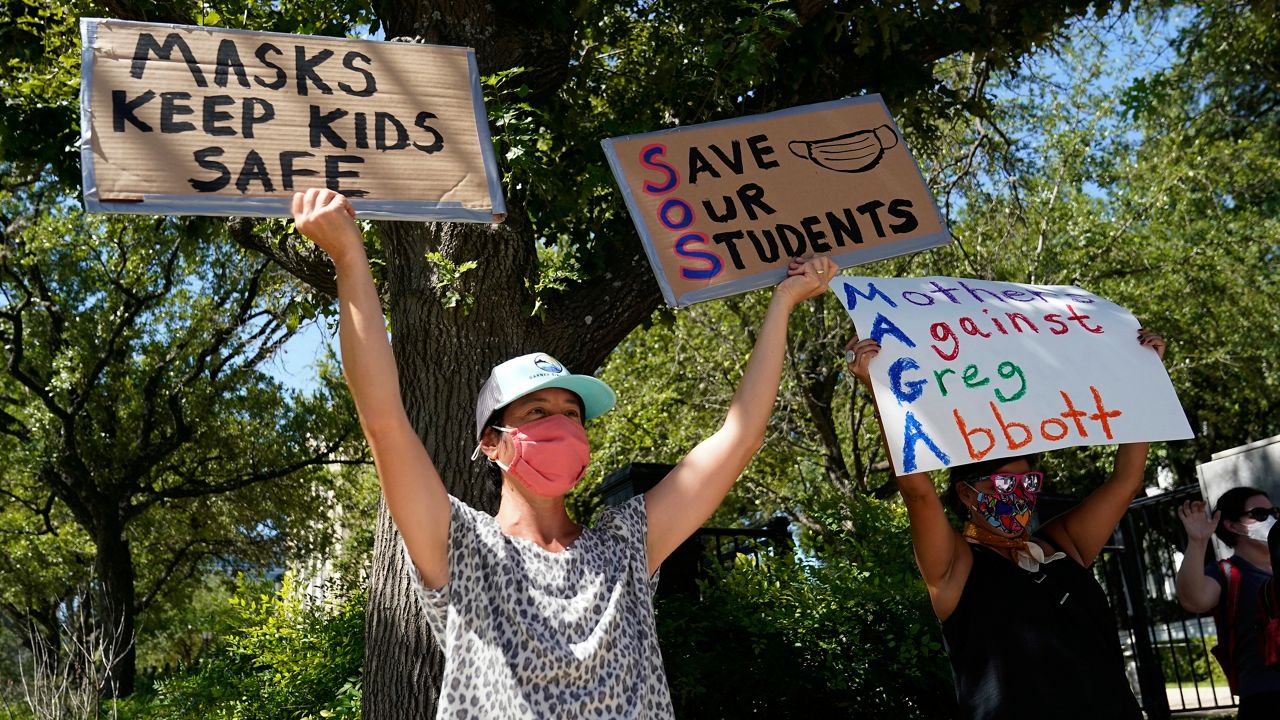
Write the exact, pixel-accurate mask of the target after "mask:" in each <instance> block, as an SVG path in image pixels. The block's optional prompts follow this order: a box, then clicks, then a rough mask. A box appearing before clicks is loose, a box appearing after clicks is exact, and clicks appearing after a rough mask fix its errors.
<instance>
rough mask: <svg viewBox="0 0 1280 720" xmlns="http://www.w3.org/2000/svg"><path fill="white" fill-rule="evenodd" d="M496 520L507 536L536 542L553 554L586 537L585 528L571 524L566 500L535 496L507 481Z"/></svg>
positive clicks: (503, 487) (503, 486) (503, 485)
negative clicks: (583, 536)
mask: <svg viewBox="0 0 1280 720" xmlns="http://www.w3.org/2000/svg"><path fill="white" fill-rule="evenodd" d="M495 519H496V520H497V521H498V527H500V528H502V532H504V533H506V534H507V535H511V536H513V537H519V538H524V539H526V540H529V541H532V542H534V543H536V544H538V545H540V546H541V547H543V548H544V549H546V550H550V551H552V552H558V551H560V550H563V549H565V548H567V547H569V545H571V544H572V543H573V541H574V540H576V539H577V538H578V536H579V535H581V534H582V526H580V525H578V524H577V523H575V522H574V521H573V520H571V519H570V518H569V513H568V512H567V511H566V510H565V506H564V496H560V497H541V496H538V495H532V494H529V493H525V492H521V491H520V490H518V489H516V488H515V487H513V486H512V485H511V483H510V482H506V481H504V482H503V483H502V499H501V501H500V502H499V504H498V514H497V517H496V518H495Z"/></svg>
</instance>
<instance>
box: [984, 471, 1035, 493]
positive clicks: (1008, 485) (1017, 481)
mask: <svg viewBox="0 0 1280 720" xmlns="http://www.w3.org/2000/svg"><path fill="white" fill-rule="evenodd" d="M986 479H989V480H991V484H992V485H994V486H995V489H996V492H1001V493H1007V492H1013V489H1014V488H1015V487H1017V486H1019V485H1021V486H1022V489H1023V490H1026V491H1027V492H1029V493H1038V492H1040V488H1041V486H1043V485H1044V473H1042V472H1040V471H1039V470H1032V471H1031V472H1024V473H995V474H993V475H988V476H987V478H986Z"/></svg>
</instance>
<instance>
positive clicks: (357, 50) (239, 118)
mask: <svg viewBox="0 0 1280 720" xmlns="http://www.w3.org/2000/svg"><path fill="white" fill-rule="evenodd" d="M80 32H81V36H82V40H83V47H84V51H83V56H82V67H81V85H80V88H81V89H80V120H81V140H82V147H81V164H82V171H83V174H84V195H85V204H86V206H87V207H88V209H89V210H90V211H93V212H123V213H146V214H190V215H254V216H260V217H271V216H287V215H289V206H290V202H291V199H292V197H293V193H294V192H295V191H297V190H303V189H306V188H309V187H328V188H331V189H334V190H337V191H339V192H341V193H343V194H344V195H346V196H348V197H350V198H351V199H352V204H353V205H354V206H355V208H356V211H357V212H358V213H360V214H362V215H365V216H371V217H378V218H386V219H409V220H413V219H419V220H465V221H474V222H499V221H501V219H502V217H503V215H504V214H505V213H506V209H505V205H504V202H503V199H502V188H501V185H500V184H499V177H498V170H497V164H496V162H495V161H494V156H493V144H492V142H491V141H490V139H489V125H488V122H487V120H486V117H485V111H484V104H483V101H482V99H481V95H480V81H479V73H478V71H477V69H476V61H475V53H474V52H473V51H472V50H470V49H469V48H456V47H439V46H431V45H418V44H413V43H398V42H396V43H393V42H374V41H368V40H343V39H336V38H324V37H312V36H307V35H284V34H279V33H260V32H248V31H243V30H224V29H221V28H207V27H188V26H183V25H156V24H149V23H136V22H125V21H120V20H100V19H94V18H86V19H82V20H81V23H80Z"/></svg>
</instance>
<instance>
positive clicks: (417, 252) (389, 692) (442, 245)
mask: <svg viewBox="0 0 1280 720" xmlns="http://www.w3.org/2000/svg"><path fill="white" fill-rule="evenodd" d="M519 224H520V223H519V221H518V220H516V221H514V222H513V224H512V226H507V225H500V226H484V225H463V224H448V225H445V224H409V223H387V224H385V225H383V226H382V231H383V232H382V236H383V248H384V251H385V254H386V258H387V263H386V276H385V288H386V296H387V297H389V298H390V306H389V308H388V310H389V315H390V318H391V324H392V338H393V341H392V347H393V349H394V352H395V358H396V364H397V366H398V370H399V376H400V390H401V394H402V396H403V398H404V403H405V409H406V411H407V412H408V414H409V419H410V421H411V422H412V423H413V425H414V428H415V429H416V430H417V432H418V436H419V437H421V438H422V439H423V443H424V444H425V445H426V447H427V451H428V452H429V453H430V455H431V459H432V461H433V462H434V463H435V466H436V468H437V469H438V470H439V471H440V476H441V478H443V479H444V483H445V487H446V488H447V489H448V490H449V493H450V494H451V495H453V496H455V497H457V498H459V499H461V500H463V501H464V502H466V503H467V504H469V505H471V506H472V507H475V508H477V509H481V510H485V511H488V512H494V511H496V510H497V505H498V497H499V492H498V488H497V487H495V486H494V485H493V484H492V483H491V481H490V480H489V479H488V475H487V473H486V469H485V467H484V465H483V463H482V462H480V461H476V462H473V461H471V459H470V458H471V451H472V449H473V448H474V447H475V443H476V440H475V426H474V425H473V424H472V423H471V422H470V421H469V419H470V418H472V417H474V416H475V398H476V393H477V392H478V391H479V389H480V386H481V385H482V384H483V383H484V381H485V378H487V377H488V374H489V369H490V368H491V367H492V366H493V365H495V364H497V363H499V362H502V361H503V360H506V359H507V358H510V357H513V356H515V355H519V354H521V353H524V352H532V351H533V350H534V349H536V348H533V347H530V345H529V342H530V341H529V339H528V337H529V336H530V335H531V334H532V333H530V332H529V330H530V328H529V327H528V325H529V320H528V319H527V313H524V312H521V310H520V307H521V305H522V300H523V296H524V294H525V290H524V277H526V276H527V273H528V272H530V271H531V269H532V268H533V263H534V260H535V258H534V256H533V253H532V245H531V243H529V242H528V241H527V240H525V239H524V238H521V237H519V236H518V233H519ZM430 251H438V252H441V253H443V254H444V255H445V256H446V257H448V258H450V259H451V260H453V261H455V262H465V261H467V260H471V259H474V260H477V261H478V262H479V263H481V265H482V269H483V271H480V270H477V271H476V272H474V273H466V274H464V275H463V278H462V281H461V282H460V283H458V284H456V285H454V286H451V289H453V290H457V291H460V292H462V293H464V294H469V295H470V296H471V297H474V301H473V303H474V304H473V305H472V306H471V308H470V310H469V312H467V313H465V314H464V312H463V308H462V305H463V304H464V303H465V301H464V302H463V303H459V306H458V307H454V308H446V307H444V305H443V304H442V303H441V302H440V301H439V299H438V296H437V295H438V293H437V290H436V288H435V286H434V283H435V272H434V268H433V267H432V266H431V264H430V263H429V262H428V261H427V260H426V258H425V254H426V253H427V252H430ZM481 284H482V285H481ZM442 418H447V419H448V420H447V421H444V422H442V421H441V419H442ZM406 570H407V568H406V566H405V561H404V554H403V551H402V550H401V543H400V535H399V533H398V532H397V530H396V528H395V525H394V523H393V522H392V521H391V516H390V513H388V512H387V511H386V508H385V506H384V507H383V508H382V509H381V510H380V512H379V513H378V526H377V529H376V536H375V542H374V553H373V567H372V569H371V572H370V575H369V581H370V590H369V601H368V607H367V620H366V623H365V648H366V649H365V653H366V654H365V669H364V700H363V707H364V716H365V717H366V718H368V719H370V720H384V719H387V720H389V719H391V718H414V719H417V718H429V717H432V716H433V714H434V710H435V705H436V700H437V697H438V693H439V687H438V685H439V681H440V678H441V677H442V675H443V668H444V659H443V657H442V655H441V653H440V651H439V649H438V648H437V647H436V645H435V642H434V641H433V639H432V637H431V634H430V631H429V630H428V628H427V624H426V621H425V619H424V617H423V614H422V611H421V609H420V608H419V607H418V602H417V599H416V597H415V596H414V593H413V588H412V586H411V584H410V581H409V576H408V574H407V572H406Z"/></svg>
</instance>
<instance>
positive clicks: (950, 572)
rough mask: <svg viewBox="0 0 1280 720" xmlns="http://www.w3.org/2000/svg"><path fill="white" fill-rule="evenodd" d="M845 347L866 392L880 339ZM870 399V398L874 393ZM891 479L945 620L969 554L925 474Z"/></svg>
mask: <svg viewBox="0 0 1280 720" xmlns="http://www.w3.org/2000/svg"><path fill="white" fill-rule="evenodd" d="M845 351H846V353H845V354H846V359H847V360H848V361H849V371H850V372H852V373H853V375H854V377H856V378H858V380H859V381H860V382H861V383H862V384H863V386H864V387H866V388H867V390H868V392H870V390H871V370H870V366H871V361H872V360H873V359H874V358H875V357H876V356H877V355H879V354H880V344H879V343H877V342H876V341H875V340H858V339H857V338H855V339H854V340H853V341H852V342H850V343H849V346H848V347H846V348H845ZM871 401H872V402H873V403H874V402H875V395H874V394H872V396H871ZM878 414H879V406H878V405H877V415H878ZM881 439H882V440H884V441H885V442H886V447H885V452H886V455H887V456H889V457H892V454H891V453H889V452H888V447H887V442H888V441H887V439H886V437H885V435H884V433H883V428H881ZM897 482H898V492H899V493H901V494H902V502H903V504H904V505H906V507H907V519H908V520H909V521H910V523H911V547H912V549H913V550H914V551H915V556H916V565H917V566H919V568H920V577H922V578H924V584H925V586H926V587H927V588H928V589H929V601H930V603H931V604H932V605H933V612H934V614H935V615H937V616H938V619H940V620H945V619H947V618H948V617H950V616H951V613H952V611H954V610H955V608H956V604H957V603H959V602H960V594H961V593H962V592H963V591H964V584H965V581H966V580H968V578H969V569H970V568H971V567H972V566H973V555H972V553H971V551H970V550H969V548H968V547H966V545H965V541H964V539H963V538H962V537H960V533H958V532H956V530H955V528H953V527H952V526H951V522H950V521H949V520H948V519H947V513H946V511H945V510H944V509H943V507H942V501H941V500H940V499H939V498H938V491H937V490H936V489H935V488H934V487H933V481H932V480H930V479H929V476H928V475H927V474H925V473H920V472H917V473H909V474H907V475H898V476H897Z"/></svg>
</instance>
